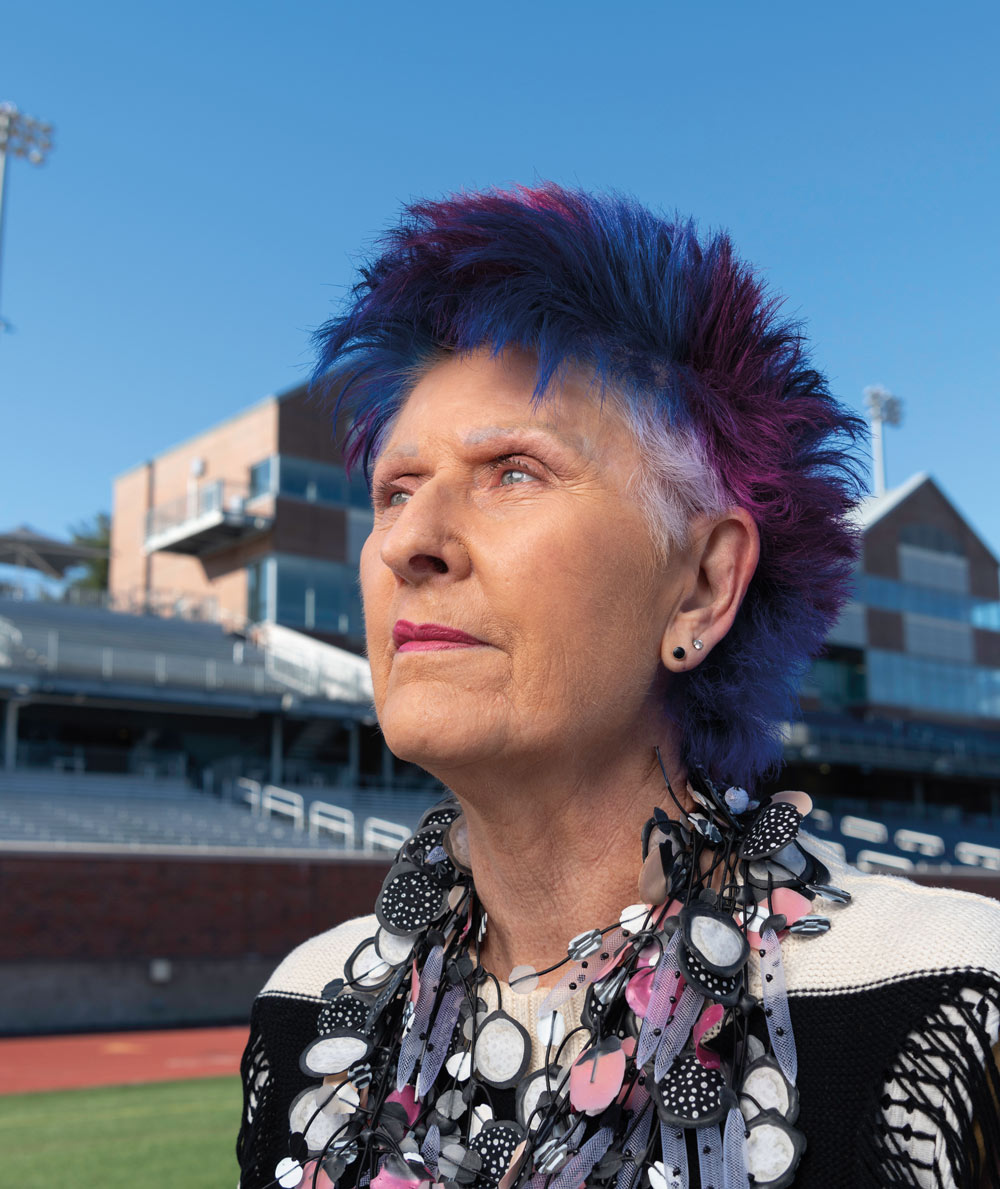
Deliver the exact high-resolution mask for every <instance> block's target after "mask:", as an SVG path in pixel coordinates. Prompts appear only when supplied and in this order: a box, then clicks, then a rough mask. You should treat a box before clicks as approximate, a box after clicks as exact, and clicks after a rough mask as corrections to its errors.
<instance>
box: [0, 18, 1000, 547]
mask: <svg viewBox="0 0 1000 1189" xmlns="http://www.w3.org/2000/svg"><path fill="white" fill-rule="evenodd" d="M998 12H1000V10H998V7H997V5H996V4H995V3H962V2H961V0H958V2H957V3H952V4H949V5H947V6H945V5H944V4H922V3H919V2H918V3H906V4H903V3H901V2H900V3H891V4H874V3H871V2H870V0H869V2H868V3H855V2H853V0H848V2H845V3H840V4H838V5H822V6H820V5H803V4H802V3H801V2H800V3H787V2H785V0H776V2H773V3H769V4H747V3H745V2H744V3H700V4H695V3H690V2H688V3H684V4H680V3H674V2H669V0H661V2H659V3H629V2H628V0H623V2H621V3H619V4H618V5H617V6H615V5H611V4H609V3H603V4H598V3H591V2H589V0H577V2H576V3H572V4H570V3H566V2H564V0H553V2H551V3H546V2H544V0H534V2H533V3H526V2H524V0H510V2H508V3H506V4H504V5H502V6H494V5H490V6H486V5H475V4H470V3H464V4H459V3H453V2H448V3H436V2H434V0H430V2H428V3H424V4H421V5H417V4H403V3H400V2H398V0H385V2H383V3H369V4H367V5H364V6H362V5H360V4H350V5H348V4H342V3H334V2H328V3H311V2H302V3H291V2H286V3H283V4H278V3H273V2H272V3H248V2H243V3H240V4H235V3H229V2H225V3H222V2H216V3H208V2H207V0H201V2H200V3H197V4H195V3H190V2H188V0H180V2H172V3H170V4H163V3H157V2H151V3H145V4H141V5H137V4H135V3H129V4H125V3H118V2H111V0H95V2H93V3H90V4H87V5H80V4H78V3H72V4H71V3H65V2H60V3H50V2H46V0H33V3H31V4H24V3H22V4H18V5H13V6H11V7H10V8H9V9H8V11H7V12H6V13H5V16H4V21H3V32H2V40H0V100H3V99H8V100H11V101H13V102H15V103H16V104H17V105H18V106H19V107H20V108H21V109H22V110H23V111H26V112H28V113H29V114H31V115H35V116H38V117H40V118H43V119H47V120H51V121H52V122H53V123H54V124H55V125H56V143H55V149H54V151H53V153H52V155H51V158H50V160H49V162H48V164H47V165H46V166H45V167H44V168H41V169H33V168H30V167H29V166H28V165H27V164H26V163H24V162H22V161H15V162H13V163H12V164H11V166H10V175H9V179H8V182H9V185H8V198H7V212H6V213H7V220H6V221H7V228H6V240H5V253H4V261H3V276H2V294H0V305H2V310H0V312H2V314H3V315H4V316H5V317H6V318H7V319H8V320H9V321H10V322H11V323H12V324H13V326H14V328H15V332H14V333H12V334H8V335H5V336H3V339H2V341H0V404H2V418H3V419H2V422H0V424H2V425H3V426H4V430H5V432H4V449H3V464H4V465H3V467H2V469H0V529H6V528H9V527H13V526H14V525H17V524H21V523H24V522H26V523H28V524H29V525H31V526H33V527H35V528H37V529H39V530H41V531H43V532H49V533H52V534H55V535H59V536H62V535H65V534H66V532H67V526H68V525H70V524H72V523H76V522H77V521H78V520H80V519H81V518H84V517H89V516H91V515H93V514H94V513H96V512H97V511H98V510H100V509H107V510H110V507H111V480H112V477H113V476H114V475H115V474H117V473H119V472H121V471H123V470H125V469H126V468H128V467H130V466H132V465H134V464H135V463H138V462H140V461H142V460H143V459H145V458H148V457H149V456H150V455H152V454H155V453H158V452H159V451H161V450H163V449H164V448H166V447H167V446H170V445H171V444H173V443H175V442H177V441H180V440H182V439H184V438H186V437H188V436H190V435H191V434H193V433H195V432H197V431H199V430H200V429H202V428H204V427H205V426H207V425H209V424H212V423H213V422H215V421H218V420H221V419H222V418H224V417H227V416H230V415H231V414H233V413H234V412H236V411H238V410H240V409H241V408H243V407H245V406H247V405H249V404H252V403H254V402H255V401H257V400H259V399H260V398H261V397H263V396H265V395H266V394H268V393H270V392H277V391H281V390H282V389H284V388H287V387H289V386H291V385H293V384H295V383H297V382H299V381H301V380H302V379H303V378H304V377H305V376H306V374H307V372H308V368H309V364H310V354H309V333H310V331H311V330H312V329H314V328H315V327H316V326H317V325H318V324H319V323H320V322H322V321H323V320H324V319H325V317H326V316H327V315H328V314H329V313H330V311H331V310H332V309H333V308H334V304H335V303H336V302H337V301H338V300H339V299H340V297H341V295H342V294H343V292H344V290H345V287H346V286H347V285H348V284H349V283H350V280H351V277H352V271H353V268H354V265H355V263H356V262H357V260H358V258H359V254H360V252H361V251H363V249H364V248H365V246H366V245H367V244H370V242H371V240H372V238H373V236H374V234H375V233H377V231H378V230H379V229H380V228H382V227H383V226H385V225H386V224H387V223H389V222H390V221H391V220H392V219H393V218H394V217H395V214H396V212H397V211H398V209H399V206H400V204H401V203H402V202H404V201H406V200H408V199H410V198H414V197H421V196H428V195H430V196H434V195H441V194H444V193H447V192H449V191H453V190H456V189H459V188H463V187H477V186H483V185H489V184H500V183H509V182H511V181H527V182H530V181H533V180H538V179H541V178H552V179H554V180H556V181H559V182H563V183H569V184H580V185H583V186H587V187H594V188H608V187H611V188H617V189H620V190H624V191H628V192H631V193H633V194H635V195H637V196H638V197H639V198H640V199H642V200H643V201H645V202H647V203H649V204H651V205H654V206H659V207H662V208H666V209H671V210H672V209H674V208H676V209H679V210H680V211H682V212H685V213H691V214H694V215H695V216H696V217H697V218H698V219H699V220H700V222H701V223H702V225H703V226H711V227H720V226H723V227H727V228H728V229H729V230H730V231H731V233H732V234H733V236H734V238H735V240H736V242H737V244H738V246H739V248H740V250H741V252H742V253H743V255H744V256H745V257H747V258H748V259H750V260H751V261H753V262H754V263H755V264H756V265H757V266H758V267H759V268H760V269H761V270H762V271H763V273H764V274H765V276H766V277H767V278H768V280H769V281H770V283H771V284H772V285H773V287H774V288H776V289H777V290H779V291H780V292H782V293H784V294H785V295H786V297H787V305H786V309H787V310H788V311H790V312H792V313H794V314H795V315H797V316H800V317H802V318H804V319H805V320H806V321H807V325H808V329H809V333H810V336H811V338H812V341H813V344H814V357H815V360H816V362H817V363H818V365H819V366H820V367H821V368H822V369H823V370H825V371H826V372H827V373H828V374H829V376H830V378H831V381H832V384H833V387H834V389H835V391H837V392H838V393H839V394H840V395H841V396H842V397H843V399H845V400H846V401H847V402H848V403H849V404H851V405H854V406H856V407H858V408H860V407H861V405H862V399H863V398H862V389H863V388H864V386H865V385H867V384H872V383H883V384H886V385H887V386H889V387H890V388H891V389H893V390H894V391H895V392H897V393H899V394H900V395H901V396H902V398H903V400H904V402H905V423H904V425H903V427H902V428H901V429H898V430H889V431H887V452H888V463H889V481H890V484H894V483H898V482H901V481H902V480H903V479H905V478H906V477H907V476H909V475H910V474H911V473H913V472H914V471H916V470H929V471H930V472H932V473H933V474H934V475H935V476H936V477H937V478H938V479H939V481H940V482H941V483H942V484H943V486H944V488H945V489H946V490H947V491H948V492H949V493H950V494H951V495H952V497H953V498H954V500H955V501H956V503H957V504H958V505H959V507H960V508H962V509H963V510H964V512H965V513H966V515H967V516H968V517H969V518H970V520H971V521H972V523H973V525H974V526H976V527H977V528H978V529H979V531H980V532H981V533H982V534H983V536H984V537H985V539H986V541H987V542H988V543H989V544H990V545H991V546H992V548H993V549H994V551H996V552H1000V503H998V501H997V498H996V494H995V492H996V476H997V470H998V467H1000V459H998V444H1000V416H998V400H997V375H998V372H1000V367H998V364H1000V359H998V355H1000V334H998V321H1000V319H998V314H1000V308H998V290H997V276H998V274H1000V269H998V264H1000V260H998V256H1000V251H998V240H997V232H996V225H997V212H998V211H1000V184H998V183H1000V157H998V149H997V145H998V138H997V134H998V115H1000V86H998V83H997V81H996V80H997V71H996V47H997V44H998V34H1000V16H998Z"/></svg>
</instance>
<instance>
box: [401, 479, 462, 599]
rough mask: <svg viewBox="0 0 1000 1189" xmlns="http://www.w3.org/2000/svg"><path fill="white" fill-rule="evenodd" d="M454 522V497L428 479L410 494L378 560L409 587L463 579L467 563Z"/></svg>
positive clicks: (435, 482)
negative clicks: (380, 559)
mask: <svg viewBox="0 0 1000 1189" xmlns="http://www.w3.org/2000/svg"><path fill="white" fill-rule="evenodd" d="M458 520H459V509H458V507H457V499H456V496H455V495H454V494H452V493H449V492H448V491H447V490H446V488H445V485H444V484H443V483H442V482H439V481H437V480H434V479H429V480H428V481H427V482H425V483H423V484H422V485H421V486H420V487H419V488H418V489H417V490H416V491H415V492H413V494H412V495H411V496H410V498H409V499H408V500H407V501H406V503H405V504H404V505H403V507H402V509H401V511H400V513H399V515H398V516H397V517H396V520H395V522H394V524H393V525H392V528H390V529H389V531H388V532H387V533H386V535H385V537H384V538H383V540H382V548H381V558H382V561H383V562H384V563H385V565H387V566H388V567H389V569H390V570H392V572H393V573H394V574H395V575H396V576H397V577H398V578H400V579H401V580H402V581H403V582H406V583H409V584H410V585H413V586H416V585H420V584H422V583H424V582H432V581H442V580H445V581H446V580H449V579H452V580H453V579H456V578H463V577H465V575H466V574H468V572H469V569H470V561H469V554H468V551H467V549H466V546H465V542H464V540H463V538H462V535H461V533H460V532H459V531H458V528H459V525H458Z"/></svg>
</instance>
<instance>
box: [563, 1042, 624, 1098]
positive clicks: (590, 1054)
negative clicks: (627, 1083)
mask: <svg viewBox="0 0 1000 1189" xmlns="http://www.w3.org/2000/svg"><path fill="white" fill-rule="evenodd" d="M624 1079H625V1051H624V1049H622V1048H621V1046H620V1045H619V1047H618V1048H616V1049H610V1050H606V1051H605V1052H603V1053H595V1052H594V1050H593V1049H589V1050H587V1052H585V1053H582V1054H581V1055H580V1056H579V1057H578V1058H577V1059H576V1062H575V1063H574V1065H573V1068H572V1069H571V1070H570V1072H569V1100H570V1102H571V1103H572V1104H573V1108H574V1109H575V1110H578V1111H582V1112H583V1113H584V1114H585V1115H598V1114H600V1112H601V1111H603V1110H604V1108H605V1107H607V1106H610V1105H611V1103H612V1102H614V1100H615V1097H616V1096H617V1094H618V1091H619V1090H620V1089H621V1088H622V1082H623V1081H624Z"/></svg>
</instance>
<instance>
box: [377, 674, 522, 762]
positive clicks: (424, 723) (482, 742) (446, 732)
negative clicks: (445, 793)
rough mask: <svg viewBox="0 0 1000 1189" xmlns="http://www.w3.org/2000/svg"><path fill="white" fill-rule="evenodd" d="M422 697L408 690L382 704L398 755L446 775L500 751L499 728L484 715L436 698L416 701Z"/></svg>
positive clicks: (386, 731) (389, 741)
mask: <svg viewBox="0 0 1000 1189" xmlns="http://www.w3.org/2000/svg"><path fill="white" fill-rule="evenodd" d="M419 701H420V700H418V699H414V698H413V696H412V692H408V693H407V696H406V698H405V699H400V698H392V697H389V698H387V699H386V701H385V703H384V704H383V706H382V707H381V711H380V714H379V725H380V726H381V728H382V735H383V737H384V739H385V742H386V746H387V747H388V748H389V750H390V751H391V752H392V754H393V755H394V756H396V757H397V758H398V759H400V760H405V761H406V762H407V763H410V764H416V765H417V766H418V767H420V768H423V769H424V770H425V771H427V772H430V773H431V775H432V776H438V777H439V778H441V779H443V777H442V776H441V774H442V773H445V772H449V771H454V770H455V769H456V768H462V767H465V766H466V765H468V764H476V763H481V762H483V761H486V760H488V759H489V758H490V757H491V756H494V755H496V753H497V752H498V750H499V748H498V744H497V738H496V732H495V731H494V730H492V729H490V727H489V726H488V725H487V724H485V723H484V720H483V719H482V718H481V717H478V718H477V716H475V715H471V714H469V710H468V706H467V705H466V706H464V707H462V708H455V709H454V712H452V713H449V708H448V707H447V706H441V705H440V704H439V703H438V702H437V701H436V700H434V701H431V700H430V699H428V703H429V704H428V703H424V704H423V705H419V704H415V703H417V702H419ZM401 702H402V703H403V704H402V705H400V703H401Z"/></svg>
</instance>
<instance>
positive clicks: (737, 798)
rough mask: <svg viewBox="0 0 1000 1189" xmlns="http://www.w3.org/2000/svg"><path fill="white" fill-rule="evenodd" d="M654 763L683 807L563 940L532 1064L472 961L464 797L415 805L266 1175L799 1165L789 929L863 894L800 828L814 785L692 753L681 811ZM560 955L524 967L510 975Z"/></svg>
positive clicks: (623, 1188) (351, 1180) (322, 1185)
mask: <svg viewBox="0 0 1000 1189" xmlns="http://www.w3.org/2000/svg"><path fill="white" fill-rule="evenodd" d="M657 758H659V753H657ZM660 766H661V768H662V767H663V765H662V761H661V764H660ZM663 775H664V780H666V784H667V789H668V791H669V792H670V796H671V797H672V798H673V800H674V803H675V805H676V807H677V810H678V812H679V814H680V816H679V818H677V819H674V818H671V817H669V816H668V815H667V814H665V813H664V812H663V811H662V810H661V809H656V810H654V813H653V816H652V817H651V818H650V819H649V821H648V822H647V823H646V825H645V827H644V829H643V834H642V857H643V864H642V871H641V874H640V877H639V899H640V901H641V903H637V904H635V905H632V906H630V907H629V908H626V909H625V910H624V911H623V912H622V914H621V917H620V919H619V921H617V922H616V923H615V924H613V925H610V926H607V927H605V928H601V929H593V930H591V931H589V932H586V933H581V934H580V935H579V936H577V937H574V938H573V939H572V941H570V943H569V945H568V947H567V955H566V958H565V959H564V960H563V961H562V962H560V963H559V964H558V968H561V967H563V966H565V967H566V969H565V971H564V972H563V974H562V976H561V977H560V979H559V981H558V982H557V983H556V984H555V986H554V987H552V988H551V990H549V991H548V992H547V994H546V995H545V998H544V1000H543V1001H542V1003H541V1005H540V1007H539V1010H538V1036H539V1041H540V1043H542V1044H543V1045H544V1046H545V1049H546V1053H545V1061H544V1063H543V1065H542V1068H540V1069H537V1070H535V1071H533V1072H529V1067H530V1062H531V1053H532V1038H531V1036H530V1035H529V1034H528V1032H527V1030H526V1029H525V1028H524V1027H523V1025H522V1024H520V1023H519V1022H518V1021H517V1020H516V1019H514V1018H513V1017H512V1016H511V1015H510V1014H508V1013H507V1012H506V1011H504V1005H503V999H502V995H501V985H500V983H499V982H498V980H497V979H496V978H495V977H494V976H493V975H491V974H490V973H489V972H487V971H486V970H485V969H484V968H483V967H482V965H481V964H480V962H479V952H480V945H481V942H482V939H483V937H484V936H485V930H486V925H487V921H486V913H485V911H484V910H483V908H482V906H481V904H480V903H479V900H478V898H477V896H476V891H475V886H474V884H473V880H472V871H471V868H470V863H469V851H468V837H467V828H466V824H465V820H464V817H463V816H462V812H461V809H460V807H459V806H458V804H457V803H456V802H454V801H453V800H448V801H446V802H443V803H442V804H440V805H437V806H435V807H434V808H433V809H430V810H428V812H427V813H425V814H424V816H423V818H422V819H421V822H420V825H419V827H418V828H417V830H416V832H415V833H414V834H413V836H412V837H411V838H410V839H409V840H408V841H407V842H405V843H404V844H403V846H402V847H401V848H400V850H399V852H398V854H397V855H396V859H395V862H394V863H393V866H392V867H391V869H390V871H389V873H388V875H387V876H386V878H385V881H384V883H383V885H382V890H381V892H380V893H379V897H378V900H377V902H376V905H375V915H376V918H377V921H378V929H377V931H376V933H375V935H374V936H373V937H370V938H367V939H366V940H365V941H363V942H362V943H361V944H360V945H359V946H358V947H357V948H356V949H355V950H354V952H353V953H352V954H351V956H350V958H349V959H348V961H347V963H346V964H345V968H344V975H343V978H337V979H335V980H334V981H332V982H331V983H329V984H328V985H327V986H326V987H325V988H324V990H323V998H324V1000H325V1001H326V1003H325V1006H324V1007H323V1008H322V1009H321V1011H320V1013H319V1020H318V1035H317V1037H316V1039H315V1040H313V1041H312V1042H311V1043H310V1044H309V1045H308V1046H307V1047H306V1049H305V1051H304V1052H303V1053H302V1055H301V1059H300V1065H301V1068H302V1071H303V1072H304V1073H305V1074H307V1075H308V1076H310V1077H314V1078H317V1079H322V1081H321V1082H320V1084H319V1085H316V1086H312V1087H310V1088H308V1089H306V1090H304V1091H303V1092H302V1093H301V1094H300V1095H299V1096H298V1097H297V1098H296V1099H295V1100H294V1102H293V1103H292V1105H291V1109H290V1112H289V1124H290V1138H289V1149H288V1150H289V1154H288V1156H287V1157H284V1158H283V1159H282V1160H281V1161H280V1162H279V1163H278V1166H277V1168H276V1169H275V1181H274V1183H275V1184H277V1185H280V1186H281V1187H282V1189H294V1187H297V1186H299V1187H301V1189H333V1187H334V1186H342V1187H343V1189H353V1187H355V1186H357V1187H361V1189H365V1187H366V1186H371V1189H431V1186H432V1185H433V1186H443V1187H444V1189H459V1187H472V1189H580V1187H581V1186H583V1185H587V1186H596V1187H607V1189H689V1187H690V1186H693V1185H700V1186H701V1189H749V1186H753V1187H754V1189H785V1187H786V1186H789V1185H791V1184H792V1182H793V1180H794V1176H795V1170H796V1167H797V1165H798V1163H799V1160H800V1158H801V1155H802V1152H803V1150H804V1149H805V1142H806V1141H805V1137H804V1136H803V1135H802V1133H801V1132H799V1131H798V1130H797V1129H796V1128H795V1121H796V1117H797V1114H798V1092H797V1090H796V1085H795V1083H796V1074H797V1063H796V1051H795V1039H794V1035H793V1032H792V1022H791V1018H790V1015H789V1009H788V998H787V994H786V990H785V980H784V973H783V966H782V957H781V939H782V938H783V937H784V936H785V935H786V934H787V933H796V934H819V933H824V932H826V930H827V929H829V927H830V921H829V919H828V918H827V917H824V916H819V915H816V914H814V913H813V912H812V908H813V904H814V901H815V900H816V899H817V898H822V899H825V900H830V901H833V902H838V903H846V902H847V901H848V900H849V899H850V896H849V894H848V893H847V892H844V891H841V890H840V889H838V888H835V887H832V886H831V885H830V882H829V880H830V876H829V872H828V871H827V869H826V868H825V867H824V866H823V864H822V863H821V862H820V861H819V860H818V859H817V858H815V857H814V856H813V855H811V854H810V853H809V852H808V851H807V850H806V849H805V848H804V847H803V845H802V843H801V842H800V840H799V837H798V835H799V827H800V824H801V822H802V819H803V817H805V816H806V815H807V814H808V813H809V811H810V810H811V808H812V802H811V801H810V799H809V797H808V796H807V795H806V794H805V793H799V792H785V793H777V794H775V795H774V796H773V797H771V799H770V800H769V801H768V802H767V804H765V805H763V806H762V805H760V804H758V803H757V802H756V801H752V800H751V799H750V797H749V796H748V794H747V793H746V791H745V790H744V789H741V788H735V787H733V788H728V789H726V790H725V791H724V792H720V791H719V789H717V787H716V786H715V785H714V784H713V783H712V781H711V780H710V779H709V778H708V777H707V775H706V774H705V773H704V772H702V771H700V770H697V769H696V770H695V773H694V776H693V777H692V778H691V780H690V781H689V783H688V792H689V794H690V796H691V798H692V799H693V801H694V803H695V804H696V805H697V806H698V808H697V809H696V810H694V811H693V812H686V811H685V810H684V809H683V808H682V806H681V805H680V803H679V802H678V800H677V798H676V796H675V795H674V792H673V789H672V788H671V787H670V782H669V780H667V776H666V771H665V770H664V772H663ZM751 949H755V950H756V951H757V954H758V957H759V959H760V973H761V987H762V993H761V997H760V998H757V997H756V996H755V995H752V994H751V993H750V991H749V980H748V967H749V959H750V954H751ZM555 969H557V967H553V968H552V969H551V970H548V971H541V972H536V971H535V970H534V969H532V968H530V967H526V966H521V967H516V968H515V969H514V970H512V971H511V973H510V977H509V990H510V993H511V994H518V993H521V994H524V993H531V992H532V991H534V989H535V987H536V986H537V983H538V979H539V976H540V975H545V974H550V973H552V970H555ZM491 989H492V990H494V991H495V995H493V994H489V991H490V990H491ZM487 995H488V998H489V999H491V1000H493V999H495V1005H490V1004H489V1003H488V1002H487V998H486V997H484V996H487ZM575 996H580V997H582V1005H581V1011H580V1019H581V1023H580V1025H579V1028H576V1029H573V1030H572V1031H568V1032H567V1030H566V1028H565V1019H564V1018H563V1015H562V1013H561V1012H560V1008H561V1007H562V1006H563V1005H564V1004H566V1003H567V1002H568V1001H569V1000H570V999H571V998H573V997H575ZM578 1002H579V1001H578ZM581 1040H582V1051H580V1052H579V1055H578V1056H576V1057H575V1058H574V1057H571V1056H570V1053H571V1052H576V1051H579V1049H580V1045H581ZM695 1168H697V1170H698V1171H697V1177H696V1179H692V1177H693V1176H694V1169H695Z"/></svg>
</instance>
